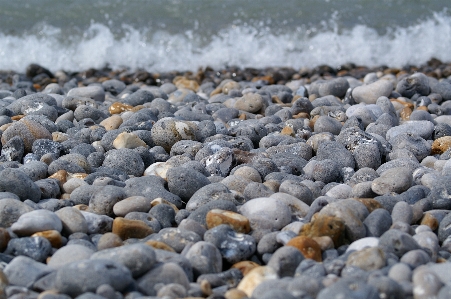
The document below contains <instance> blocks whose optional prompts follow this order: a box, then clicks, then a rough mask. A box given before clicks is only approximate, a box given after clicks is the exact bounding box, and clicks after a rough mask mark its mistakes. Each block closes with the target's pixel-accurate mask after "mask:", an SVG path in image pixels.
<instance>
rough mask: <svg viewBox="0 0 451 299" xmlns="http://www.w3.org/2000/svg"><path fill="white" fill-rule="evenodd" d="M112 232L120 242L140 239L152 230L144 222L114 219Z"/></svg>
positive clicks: (120, 218)
mask: <svg viewBox="0 0 451 299" xmlns="http://www.w3.org/2000/svg"><path fill="white" fill-rule="evenodd" d="M112 232H113V233H114V234H116V235H118V236H119V237H120V238H121V239H122V240H127V239H130V238H137V239H142V238H145V237H147V236H148V235H150V234H152V233H153V229H152V228H151V227H149V226H148V225H147V224H146V223H145V222H144V221H141V220H131V219H125V218H122V217H116V218H115V219H114V220H113V229H112Z"/></svg>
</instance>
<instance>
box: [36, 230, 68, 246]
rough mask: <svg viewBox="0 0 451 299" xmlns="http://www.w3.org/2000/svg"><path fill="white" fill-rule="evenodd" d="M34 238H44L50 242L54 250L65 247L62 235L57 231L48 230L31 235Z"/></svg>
mask: <svg viewBox="0 0 451 299" xmlns="http://www.w3.org/2000/svg"><path fill="white" fill-rule="evenodd" d="M31 236H32V237H44V238H46V239H47V240H49V241H50V244H52V247H53V248H60V247H61V246H62V245H63V239H62V238H61V234H60V233H59V232H58V231H57V230H46V231H42V232H37V233H34V234H32V235H31Z"/></svg>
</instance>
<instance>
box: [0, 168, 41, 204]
mask: <svg viewBox="0 0 451 299" xmlns="http://www.w3.org/2000/svg"><path fill="white" fill-rule="evenodd" d="M0 191H2V192H5V191H6V192H11V193H14V194H16V195H18V196H19V198H20V200H22V201H24V200H26V199H30V200H32V201H34V202H38V201H39V200H40V199H41V190H40V189H39V187H38V186H37V185H36V184H35V183H34V182H33V180H31V179H30V178H29V177H28V176H27V175H26V174H25V173H24V172H23V171H21V170H19V169H15V168H6V169H4V170H2V171H0Z"/></svg>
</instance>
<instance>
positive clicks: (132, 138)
mask: <svg viewBox="0 0 451 299" xmlns="http://www.w3.org/2000/svg"><path fill="white" fill-rule="evenodd" d="M113 146H114V148H116V149H121V148H129V149H134V148H137V147H141V146H143V147H146V148H147V144H146V143H145V142H144V141H142V139H141V138H139V137H138V136H137V135H135V134H133V133H128V132H122V133H120V134H119V135H117V137H116V139H114V141H113Z"/></svg>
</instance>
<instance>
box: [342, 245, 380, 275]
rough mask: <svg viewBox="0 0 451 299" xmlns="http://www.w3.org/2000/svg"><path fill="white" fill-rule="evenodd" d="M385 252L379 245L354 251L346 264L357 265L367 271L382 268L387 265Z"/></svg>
mask: <svg viewBox="0 0 451 299" xmlns="http://www.w3.org/2000/svg"><path fill="white" fill-rule="evenodd" d="M385 263H386V260H385V255H384V252H383V251H382V250H381V249H380V248H378V247H369V248H364V249H362V250H360V251H355V252H352V253H351V254H350V255H349V256H348V259H347V260H346V266H356V267H359V268H361V269H363V270H365V271H373V270H377V269H381V268H382V267H384V266H385Z"/></svg>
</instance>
